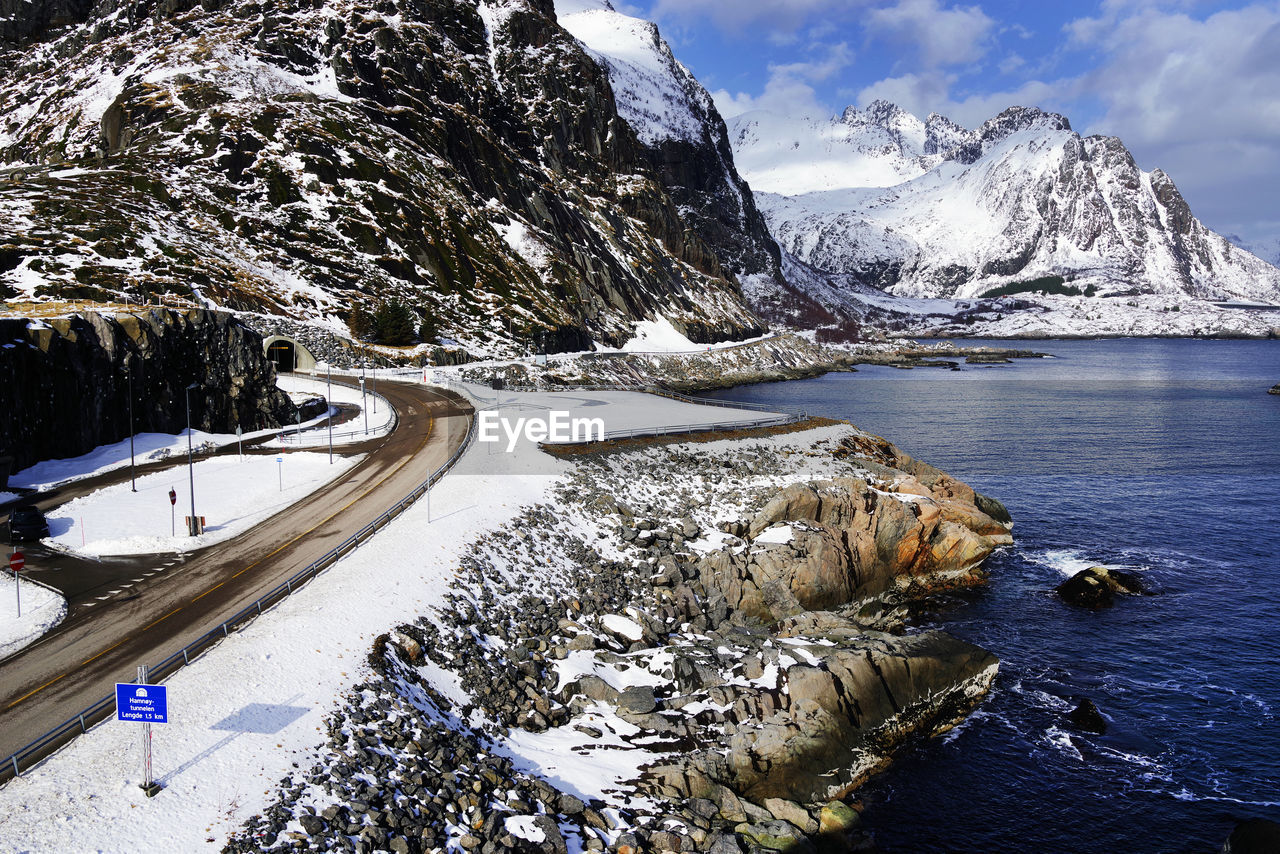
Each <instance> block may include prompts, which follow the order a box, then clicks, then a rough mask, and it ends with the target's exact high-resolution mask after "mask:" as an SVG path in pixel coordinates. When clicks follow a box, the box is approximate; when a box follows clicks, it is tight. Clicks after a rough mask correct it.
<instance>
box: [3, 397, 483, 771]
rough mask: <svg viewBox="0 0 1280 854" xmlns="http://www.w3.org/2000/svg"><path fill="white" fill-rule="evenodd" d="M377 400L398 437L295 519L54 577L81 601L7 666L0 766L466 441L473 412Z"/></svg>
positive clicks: (330, 541)
mask: <svg viewBox="0 0 1280 854" xmlns="http://www.w3.org/2000/svg"><path fill="white" fill-rule="evenodd" d="M379 391H380V392H381V393H382V395H383V396H384V397H385V398H386V399H387V400H389V401H390V402H391V404H392V405H393V406H394V407H395V408H396V411H397V413H398V414H399V418H400V422H399V426H398V427H397V428H396V430H395V431H394V432H393V433H392V434H391V435H390V436H387V437H384V438H382V439H378V440H374V441H372V442H370V443H368V446H365V445H361V446H347V447H346V448H345V450H346V451H348V452H354V451H356V450H363V451H365V452H366V453H367V456H366V457H365V459H364V460H363V461H361V462H360V464H358V465H357V466H356V467H355V468H353V469H351V470H350V471H348V472H347V473H346V474H345V475H344V476H342V478H341V479H340V480H338V481H336V482H334V483H332V484H330V485H329V486H327V487H324V488H322V489H321V490H319V491H317V492H316V493H313V494H312V495H311V496H310V497H308V498H306V499H303V500H302V501H300V502H298V503H297V504H295V505H293V506H292V507H290V508H289V509H288V511H286V512H285V513H282V514H280V515H278V516H276V517H274V518H272V519H269V520H267V521H265V522H263V523H261V524H259V525H258V526H257V527H255V528H252V529H250V530H249V531H246V532H245V533H244V534H241V535H240V536H238V537H236V538H235V539H233V540H229V541H226V542H223V543H220V544H217V545H214V546H210V547H208V548H206V549H203V550H201V551H197V552H192V553H190V554H189V555H186V556H185V558H182V559H180V558H177V557H175V556H173V555H168V556H145V557H142V558H138V559H135V560H134V561H132V562H130V561H111V562H108V561H103V563H102V564H96V563H95V562H91V561H77V563H78V564H90V565H92V566H90V567H81V568H78V569H75V570H70V569H69V568H64V569H63V570H60V571H58V570H55V571H53V572H52V573H50V574H54V575H57V574H61V573H63V572H67V573H68V575H67V576H66V579H67V580H69V579H70V577H71V575H70V573H71V572H78V573H81V575H82V576H83V577H82V579H81V580H80V581H78V582H76V583H75V584H74V585H72V584H70V583H63V584H58V583H56V582H55V586H66V587H68V588H69V590H68V592H71V588H73V587H74V588H75V589H76V591H77V592H72V595H71V600H70V603H69V604H70V606H71V607H70V608H69V612H68V616H67V619H66V620H65V621H64V622H63V623H62V624H61V625H60V626H59V627H58V628H57V629H55V630H54V631H52V632H50V633H49V634H47V635H45V636H44V637H43V638H41V639H40V640H39V641H37V642H35V643H33V644H31V645H30V646H28V647H27V648H26V649H24V650H22V651H21V652H19V653H18V654H16V655H14V656H12V657H10V658H8V659H6V660H5V661H4V662H2V663H0V757H4V756H8V755H9V754H10V753H12V752H14V751H15V750H18V749H20V748H22V747H24V746H25V745H27V744H29V743H30V742H31V741H33V740H34V739H36V738H38V737H40V736H41V735H43V734H44V733H45V732H47V731H48V730H49V729H50V728H52V727H53V726H56V725H58V724H61V723H62V722H63V721H65V720H67V719H68V718H70V717H72V716H74V715H76V714H78V713H79V712H80V711H81V710H83V709H84V708H85V707H87V706H89V705H91V704H92V703H94V702H97V701H98V700H99V699H101V698H102V697H104V696H106V695H108V694H110V693H111V692H112V691H113V690H114V687H113V686H114V683H116V682H132V681H133V680H134V678H135V676H136V670H137V665H139V664H144V663H145V664H155V663H156V662H158V661H160V660H161V659H163V658H165V657H167V656H168V655H170V654H172V653H174V652H176V651H177V650H179V649H181V648H182V647H184V646H186V645H187V644H189V643H191V642H192V641H194V640H196V639H197V638H199V637H200V636H201V635H203V634H205V633H206V632H208V631H210V630H212V629H213V628H215V627H217V626H219V625H220V624H221V623H222V622H224V621H225V620H227V619H228V618H229V617H231V616H232V615H234V614H235V613H236V612H238V611H239V610H240V609H242V608H243V607H244V606H245V605H247V604H250V603H252V602H253V601H254V600H255V599H257V598H259V597H260V596H262V595H263V594H265V593H267V592H268V591H270V590H271V589H273V588H274V587H276V586H277V585H278V584H281V583H283V582H284V580H285V579H287V578H289V577H291V576H292V575H294V574H295V573H296V572H298V571H299V570H301V569H303V568H304V567H306V566H307V565H308V564H310V563H311V562H313V561H314V560H316V559H317V558H319V557H321V556H323V555H324V554H325V553H326V552H328V551H329V550H330V549H332V548H333V547H334V546H336V545H338V544H339V543H341V542H342V541H344V540H345V539H347V538H348V537H349V536H351V535H352V534H354V533H355V532H356V531H358V530H359V529H361V528H363V527H364V526H365V525H367V524H369V523H370V522H372V521H373V520H374V519H375V518H377V517H378V516H379V515H381V514H382V513H383V512H384V511H386V510H387V509H388V508H389V507H391V506H392V505H393V504H395V503H396V502H398V501H399V500H400V499H402V498H403V497H404V496H405V495H407V494H408V493H409V492H410V491H411V490H412V489H413V488H414V487H416V486H417V485H418V484H420V483H422V481H424V480H425V479H426V478H427V476H428V475H429V474H430V473H431V472H432V471H433V470H435V469H436V468H437V467H439V466H440V465H441V464H442V463H443V462H444V461H445V460H446V459H447V458H448V456H449V454H451V453H452V452H453V451H454V449H456V448H457V447H458V446H459V445H460V444H461V443H462V442H463V440H464V439H465V438H466V433H467V419H468V418H469V417H470V413H471V410H470V407H469V406H467V404H466V403H465V402H462V401H461V400H460V399H458V398H456V397H454V396H450V395H447V394H446V393H444V392H441V391H439V390H437V389H429V388H426V387H423V386H417V385H409V384H401V383H390V382H389V383H386V385H384V386H383V387H381V388H380V389H379ZM370 446H371V447H370ZM115 477H116V479H117V480H119V479H121V478H120V477H119V475H118V474H117V475H115ZM123 479H124V480H128V474H127V471H126V472H125V475H124V477H123ZM77 491H79V490H77ZM69 497H71V496H70V495H67V496H65V497H63V498H62V500H64V501H65V500H68V498H69ZM41 503H45V502H41ZM67 560H71V559H69V558H68V559H67ZM31 562H32V563H36V562H37V560H36V559H34V558H33V559H32V561H31ZM94 566H96V569H94V568H93V567H94ZM68 567H69V565H68ZM94 572H96V573H98V577H96V578H95V577H94V576H93V575H92V573H94ZM37 573H38V570H37ZM36 577H39V575H38V574H36ZM125 577H128V579H129V580H130V584H131V586H130V587H129V588H127V589H124V590H121V591H120V593H121V594H123V595H120V594H117V595H116V596H113V597H109V598H108V599H106V600H98V599H97V598H96V597H97V595H100V594H95V593H93V592H92V591H94V590H95V589H96V590H101V589H102V588H101V587H100V585H101V584H103V583H105V584H109V585H113V586H119V584H120V583H122V579H123V578H125ZM44 580H46V581H48V580H49V579H44ZM0 587H2V585H0ZM89 603H92V604H89Z"/></svg>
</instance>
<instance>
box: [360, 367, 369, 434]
mask: <svg viewBox="0 0 1280 854" xmlns="http://www.w3.org/2000/svg"><path fill="white" fill-rule="evenodd" d="M360 408H361V409H362V410H363V411H364V434H365V435H366V436H368V435H369V404H368V403H367V402H366V400H365V396H364V366H363V365H362V366H361V367H360Z"/></svg>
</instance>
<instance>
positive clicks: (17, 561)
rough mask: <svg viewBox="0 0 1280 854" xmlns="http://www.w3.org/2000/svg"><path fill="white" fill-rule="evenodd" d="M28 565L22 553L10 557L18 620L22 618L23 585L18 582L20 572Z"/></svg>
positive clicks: (16, 552) (15, 553)
mask: <svg viewBox="0 0 1280 854" xmlns="http://www.w3.org/2000/svg"><path fill="white" fill-rule="evenodd" d="M26 565H27V559H26V558H25V557H23V555H22V552H19V551H15V552H14V553H13V554H12V555H10V556H9V568H10V569H12V570H13V595H14V597H15V598H16V599H17V605H18V618H19V619H21V618H22V584H21V583H20V582H19V581H18V571H19V570H20V569H22V568H23V567H24V566H26Z"/></svg>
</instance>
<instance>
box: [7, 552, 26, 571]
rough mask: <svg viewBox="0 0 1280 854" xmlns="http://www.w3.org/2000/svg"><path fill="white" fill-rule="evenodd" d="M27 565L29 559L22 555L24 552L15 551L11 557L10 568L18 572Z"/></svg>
mask: <svg viewBox="0 0 1280 854" xmlns="http://www.w3.org/2000/svg"><path fill="white" fill-rule="evenodd" d="M26 565H27V559H26V558H25V557H23V556H22V552H14V553H13V554H12V555H11V556H10V557H9V568H10V569H12V570H13V571H14V572H18V571H19V570H21V569H22V568H23V567H24V566H26Z"/></svg>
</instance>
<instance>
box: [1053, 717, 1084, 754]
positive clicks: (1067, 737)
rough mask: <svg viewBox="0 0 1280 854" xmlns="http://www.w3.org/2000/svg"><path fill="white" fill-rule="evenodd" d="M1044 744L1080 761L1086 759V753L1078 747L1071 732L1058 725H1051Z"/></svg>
mask: <svg viewBox="0 0 1280 854" xmlns="http://www.w3.org/2000/svg"><path fill="white" fill-rule="evenodd" d="M1044 744H1045V745H1047V746H1048V747H1051V748H1052V749H1053V750H1055V751H1056V752H1058V753H1061V754H1062V755H1064V756H1069V757H1071V758H1073V759H1075V760H1076V761H1078V762H1083V761H1084V754H1082V753H1081V752H1080V750H1079V748H1077V747H1076V744H1075V741H1074V740H1073V739H1072V738H1071V733H1069V732H1067V731H1066V730H1064V729H1061V728H1059V727H1056V726H1051V727H1049V729H1047V730H1045V733H1044Z"/></svg>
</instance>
